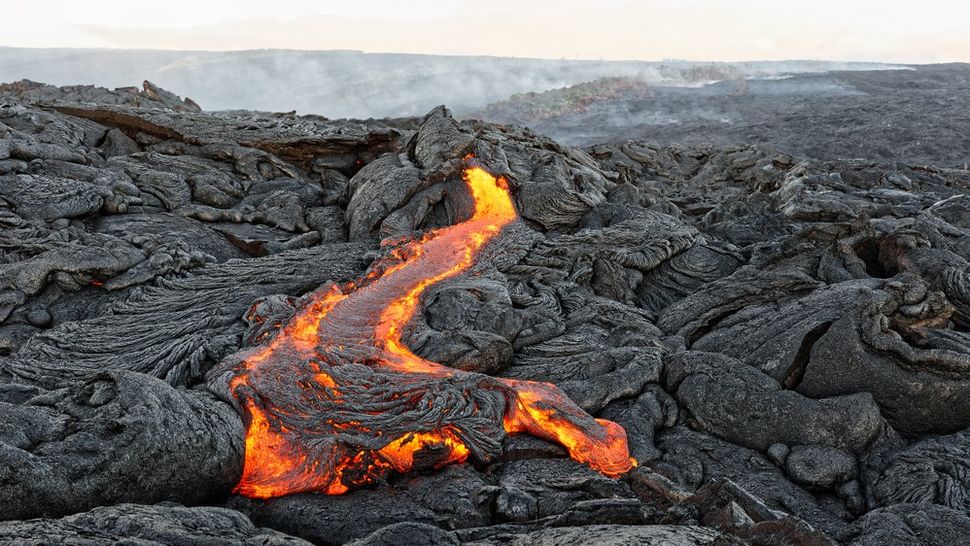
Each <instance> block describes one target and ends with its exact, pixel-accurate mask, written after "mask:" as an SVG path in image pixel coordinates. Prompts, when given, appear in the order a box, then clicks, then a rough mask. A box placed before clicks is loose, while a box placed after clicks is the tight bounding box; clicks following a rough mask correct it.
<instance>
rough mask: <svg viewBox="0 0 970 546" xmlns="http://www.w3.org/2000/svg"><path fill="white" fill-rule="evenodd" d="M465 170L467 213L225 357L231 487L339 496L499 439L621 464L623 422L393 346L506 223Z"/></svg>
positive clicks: (495, 449)
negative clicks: (237, 451) (232, 437)
mask: <svg viewBox="0 0 970 546" xmlns="http://www.w3.org/2000/svg"><path fill="white" fill-rule="evenodd" d="M463 178H464V180H465V182H466V184H467V187H468V190H469V192H470V194H471V197H472V199H473V202H474V213H473V214H472V216H471V218H470V219H468V220H467V221H465V222H461V223H459V224H456V225H454V226H451V227H446V228H441V229H438V230H435V231H433V232H430V233H429V234H427V235H426V236H424V237H423V238H422V239H421V240H419V241H415V242H412V243H410V244H407V245H404V246H402V247H399V248H397V249H395V250H394V251H393V252H392V254H391V256H390V257H389V258H387V259H385V260H382V261H380V262H378V263H376V264H375V265H374V266H373V267H372V268H371V270H370V271H369V272H368V274H367V275H365V276H364V277H363V278H362V279H360V280H358V281H357V282H354V283H350V284H348V285H346V286H342V287H339V286H336V285H332V286H329V287H325V288H321V289H320V290H318V291H316V292H314V293H313V294H311V295H310V297H309V298H308V303H307V304H306V305H305V306H304V307H303V308H302V309H300V310H299V311H298V312H297V313H296V315H295V316H294V317H293V318H292V319H291V320H290V321H289V322H288V323H287V324H286V325H284V326H283V327H282V328H281V329H280V330H279V331H278V332H277V334H276V336H275V337H274V338H273V339H272V340H271V341H269V342H268V343H266V344H265V345H264V346H262V347H257V348H255V349H251V350H248V351H244V352H242V353H240V354H238V355H237V356H236V362H237V364H236V367H235V372H234V373H235V375H234V377H233V378H232V381H231V382H230V387H231V391H232V393H233V396H234V397H235V398H236V399H237V400H238V401H239V403H240V404H241V406H242V407H243V408H244V409H245V411H246V414H247V416H248V421H249V423H248V426H247V430H246V454H245V461H244V466H243V476H242V479H241V480H240V482H239V484H238V485H237V487H236V491H237V492H238V493H241V494H243V495H246V496H250V497H258V498H267V497H275V496H280V495H286V494H291V493H298V492H302V491H317V492H322V493H327V494H340V493H344V492H346V491H348V490H350V489H351V488H353V487H356V486H360V485H363V484H366V483H370V482H372V481H374V480H375V479H377V478H380V477H382V476H383V475H385V474H386V473H387V472H389V471H392V470H393V471H396V472H407V471H409V470H411V469H414V468H429V467H440V466H442V465H445V464H450V463H459V462H464V461H465V460H467V459H468V458H469V457H470V456H474V457H475V458H477V459H479V460H488V459H489V458H491V457H494V456H496V455H497V454H499V453H500V450H501V441H502V438H503V437H504V436H505V435H506V434H511V433H528V434H532V435H534V436H538V437H542V438H545V439H549V440H552V441H555V442H558V443H560V444H562V445H563V446H564V447H565V448H566V449H567V450H568V452H569V455H570V456H571V457H572V458H573V459H575V460H577V461H579V462H582V463H585V464H588V465H589V466H591V467H593V468H595V469H597V470H599V471H600V472H602V473H604V474H606V475H609V476H617V475H620V474H622V473H624V472H627V471H628V470H630V468H631V466H632V464H633V461H632V459H631V458H630V456H629V452H628V450H627V444H626V433H625V432H624V430H623V428H622V427H620V426H619V425H617V424H615V423H612V422H610V421H605V420H599V419H593V418H592V417H591V416H589V415H588V414H587V413H585V412H584V411H583V410H581V409H580V408H579V407H578V406H576V405H575V404H574V403H573V402H572V401H570V400H569V399H568V398H566V396H565V395H563V394H562V392H560V391H559V390H558V389H557V388H556V387H555V386H553V385H551V384H547V383H537V382H531V381H519V380H512V379H501V378H493V377H489V376H486V375H481V374H476V373H470V372H464V371H459V370H455V369H452V368H448V367H445V366H442V365H440V364H437V363H435V362H431V361H428V360H426V359H423V358H421V357H419V356H417V355H415V354H414V353H412V352H411V351H410V349H408V347H407V345H406V344H405V343H404V342H403V341H402V339H401V335H402V331H403V329H404V328H405V327H406V326H407V324H408V323H409V322H410V321H411V319H412V317H414V315H415V313H416V312H417V310H418V308H419V305H420V298H421V294H422V292H424V291H425V290H426V289H427V288H428V287H429V286H431V285H433V284H434V283H437V282H439V281H441V280H443V279H447V278H449V277H454V276H456V275H458V274H460V273H462V272H463V271H465V270H467V269H468V268H469V267H470V266H471V265H472V264H473V263H474V260H475V258H476V256H477V255H478V253H479V251H480V250H481V249H482V247H483V246H485V245H486V244H488V243H489V241H491V240H493V239H494V238H496V237H498V236H499V235H500V234H501V233H502V230H503V228H504V227H505V226H507V225H508V224H510V223H512V222H516V221H518V214H517V213H516V210H515V207H514V205H513V204H512V199H511V197H510V194H509V190H508V184H507V182H506V180H505V179H503V178H496V177H493V176H492V175H491V174H489V173H488V172H486V171H485V170H483V169H481V168H480V167H469V168H466V169H465V171H464V176H463Z"/></svg>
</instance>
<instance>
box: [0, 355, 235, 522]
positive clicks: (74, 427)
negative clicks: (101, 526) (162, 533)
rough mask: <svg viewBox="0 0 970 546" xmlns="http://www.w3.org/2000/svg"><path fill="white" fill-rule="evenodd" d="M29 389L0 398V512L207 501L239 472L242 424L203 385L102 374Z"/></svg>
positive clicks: (31, 513) (27, 514)
mask: <svg viewBox="0 0 970 546" xmlns="http://www.w3.org/2000/svg"><path fill="white" fill-rule="evenodd" d="M15 389H16V385H15V384H5V385H4V390H5V391H8V390H9V391H13V392H16V390H15ZM21 392H22V393H23V394H27V393H28V392H30V391H29V390H28V389H27V388H26V387H24V390H22V391H21ZM31 394H32V396H30V397H29V398H26V399H25V400H22V401H21V402H17V401H14V402H7V401H3V402H0V414H2V417H3V418H2V420H0V422H2V423H3V425H2V428H0V431H2V432H0V499H3V500H4V502H3V505H4V511H3V513H2V514H0V518H2V519H5V520H10V519H26V518H31V517H38V516H46V517H51V516H59V515H63V514H70V513H73V512H77V511H81V510H86V509H89V508H93V507H95V506H100V505H107V504H115V503H119V502H141V503H153V502H159V501H166V500H170V501H178V502H183V503H200V502H205V501H212V500H215V499H219V498H220V497H222V496H225V495H226V494H227V492H228V491H229V490H231V489H232V486H233V485H234V484H235V482H236V481H237V480H238V479H239V473H240V469H241V467H240V455H241V453H242V449H243V445H242V439H241V435H242V421H241V420H240V418H239V415H238V414H237V413H236V412H235V411H233V410H232V408H230V407H229V406H226V405H225V404H222V403H221V402H219V401H218V400H216V399H215V397H213V396H212V395H210V394H208V393H206V392H202V391H186V390H184V389H176V388H173V387H172V386H170V385H168V384H167V383H164V382H162V381H159V380H158V379H154V378H151V377H148V376H146V375H144V374H141V373H136V372H127V371H126V372H122V371H112V372H101V373H98V374H94V375H92V376H91V377H90V378H89V379H87V380H86V381H84V382H81V383H75V384H72V385H71V386H68V387H65V388H63V389H58V390H52V391H49V392H36V393H31ZM4 398H7V397H6V396H5V397H4Z"/></svg>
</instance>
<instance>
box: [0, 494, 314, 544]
mask: <svg viewBox="0 0 970 546" xmlns="http://www.w3.org/2000/svg"><path fill="white" fill-rule="evenodd" d="M53 543H56V544H71V545H73V546H98V545H100V544H109V543H110V544H118V543H138V544H185V545H200V546H201V545H203V544H206V545H219V544H224V545H226V546H229V545H231V544H247V545H254V546H255V545H262V546H307V545H309V544H310V543H308V542H306V541H304V540H300V539H298V538H295V537H291V536H287V535H284V534H283V533H279V532H277V531H273V530H271V529H262V528H258V527H256V526H255V525H253V524H252V522H250V521H249V520H248V519H246V516H244V515H242V514H240V513H238V512H234V511H232V510H227V509H225V508H214V507H208V506H206V507H193V508H188V507H185V506H177V505H174V504H158V505H153V506H152V505H139V504H118V505H115V506H103V507H100V508H95V509H93V510H91V511H90V512H83V513H80V514H75V515H73V516H66V517H63V518H61V519H32V520H28V521H15V522H2V523H0V544H10V545H14V544H30V545H35V544H36V545H42V544H53Z"/></svg>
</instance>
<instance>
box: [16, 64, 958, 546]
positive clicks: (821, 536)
mask: <svg viewBox="0 0 970 546" xmlns="http://www.w3.org/2000/svg"><path fill="white" fill-rule="evenodd" d="M3 89H5V90H6V91H2V90H0V414H2V417H3V418H2V419H0V506H2V507H3V508H4V509H5V510H4V512H3V514H2V516H0V518H2V519H6V520H25V521H12V522H7V523H3V524H2V525H0V542H4V541H6V542H8V543H25V542H26V543H43V542H44V540H45V538H50V537H53V539H55V540H62V539H63V540H64V541H67V542H70V541H74V542H76V543H82V544H83V543H85V542H84V541H85V540H87V541H88V542H89V543H102V542H106V541H123V540H141V541H155V542H165V543H168V542H177V543H190V544H191V543H206V544H208V543H247V542H248V543H253V544H277V543H280V544H283V543H300V539H296V538H292V537H297V536H298V537H302V539H305V540H309V541H311V542H315V543H321V544H338V543H346V542H350V541H358V543H360V544H393V543H400V542H402V541H404V542H412V543H422V542H426V543H445V544H448V543H450V544H456V543H479V544H510V543H511V544H518V543H523V544H525V543H530V544H531V543H539V544H543V543H550V544H552V543H577V544H580V543H588V542H595V541H605V542H607V543H609V542H608V541H610V540H612V541H614V542H616V543H626V542H638V543H648V544H649V543H651V541H653V542H654V543H658V544H659V543H665V544H666V543H674V544H677V543H682V544H706V543H712V542H713V543H718V544H735V543H755V544H759V543H760V544H829V543H831V541H833V540H835V541H839V542H843V543H857V544H876V543H879V544H882V543H889V544H892V543H894V542H893V541H896V542H895V543H900V544H901V543H909V542H921V543H925V544H950V543H955V542H958V541H959V538H958V537H961V536H963V535H962V534H961V533H963V534H966V529H965V528H966V527H967V521H968V520H967V517H966V511H967V508H968V503H967V498H970V497H968V495H967V492H966V491H967V485H968V481H967V479H966V476H967V472H968V471H967V467H968V460H970V454H968V450H967V449H966V447H967V440H966V436H967V434H966V431H967V427H968V426H970V413H968V411H970V410H967V405H966V404H964V403H963V402H964V401H965V400H966V399H967V396H968V395H970V390H968V389H970V357H968V355H970V334H968V329H970V274H968V273H967V272H968V271H970V269H968V268H970V200H968V199H967V198H966V196H965V195H964V194H965V193H966V192H967V188H970V175H968V173H967V172H966V171H960V170H947V169H938V168H935V167H926V166H923V167H916V166H911V165H904V164H887V163H872V162H867V161H843V162H819V161H808V160H802V159H800V158H797V157H793V156H791V155H788V154H784V153H779V152H776V151H773V150H770V149H767V148H760V147H749V146H738V147H733V148H730V149H721V150H718V149H712V148H703V147H696V148H680V147H673V146H665V147H661V146H655V145H650V144H648V143H644V142H634V141H629V142H617V143H612V144H604V145H599V146H595V147H592V148H590V149H588V150H579V149H575V148H569V147H566V146H562V145H560V144H558V143H556V142H554V141H551V140H549V139H547V138H545V137H542V136H540V135H537V134H535V133H533V132H531V131H529V130H528V129H523V128H519V127H514V126H500V125H493V124H488V123H484V122H480V121H459V120H455V119H453V118H452V117H451V115H450V113H449V112H448V111H447V110H446V109H444V108H437V109H435V110H433V111H432V112H430V113H429V114H428V115H427V116H424V117H422V118H414V119H404V120H386V121H380V120H369V121H354V120H339V121H334V120H326V119H324V118H320V117H318V116H296V115H294V114H266V113H254V112H220V113H208V112H202V111H198V110H197V109H195V108H191V105H190V104H189V103H184V102H182V101H180V100H177V99H175V98H173V97H171V96H169V95H168V94H166V93H164V92H162V91H161V90H157V89H154V88H152V87H146V89H145V90H144V91H142V92H139V93H137V94H135V93H134V92H132V91H128V90H120V91H115V92H108V91H105V90H97V89H90V88H83V89H82V88H66V89H58V88H49V87H42V86H35V85H33V84H24V83H22V84H18V85H14V86H12V87H11V86H7V87H4V88H3ZM18 89H19V91H18ZM39 105H40V106H39ZM139 105H141V106H148V107H149V108H140V107H139ZM469 154H471V156H473V157H474V162H475V163H474V164H475V165H478V166H481V167H482V168H484V169H485V170H486V171H488V172H489V173H492V174H493V175H495V176H501V177H504V178H505V179H506V180H507V185H508V188H509V191H510V193H511V198H512V200H513V201H512V202H513V203H514V206H515V209H516V211H517V213H518V215H519V217H520V218H521V221H516V222H513V223H512V224H510V225H508V226H506V227H505V229H504V230H503V232H502V236H501V237H498V238H496V239H495V240H494V241H493V242H494V244H490V245H486V246H485V247H484V248H482V249H481V254H479V255H477V256H476V259H475V260H474V263H473V264H471V265H470V266H469V267H468V268H467V269H466V270H464V272H463V273H462V274H459V275H455V276H452V277H450V278H447V279H446V280H442V281H441V282H438V283H435V284H432V285H431V286H428V287H427V288H426V289H425V290H424V291H423V293H422V294H421V296H420V298H419V302H418V303H419V304H418V305H417V306H416V308H415V312H414V315H413V317H411V318H410V320H408V321H407V323H406V324H405V325H404V327H403V329H402V331H401V332H400V340H401V343H402V344H403V345H405V346H406V347H407V348H408V350H410V351H412V352H413V353H414V355H415V356H416V357H418V358H421V359H425V360H427V361H430V362H434V363H439V364H441V365H443V366H444V367H445V368H446V369H447V370H450V371H451V372H454V378H452V379H451V380H450V381H446V382H439V381H437V379H435V380H434V381H431V380H427V378H425V379H426V380H424V381H423V382H417V383H415V382H413V380H414V378H413V377H410V378H405V377H404V376H399V375H386V374H385V375H381V374H379V373H376V372H375V371H374V369H373V368H371V367H368V366H367V365H363V364H362V363H361V362H348V363H346V365H345V366H335V367H334V370H336V371H335V372H334V374H335V376H334V378H331V379H333V380H334V381H337V380H339V381H342V382H343V383H342V384H345V385H347V386H352V387H354V388H358V387H360V385H361V384H363V383H367V381H370V383H369V384H371V385H378V384H379V385H380V386H381V388H380V389H376V390H375V389H372V390H371V391H370V392H365V393H362V394H361V395H360V396H357V397H356V398H355V399H356V400H365V399H366V400H368V401H369V402H368V403H372V402H375V401H380V402H381V403H382V404H384V403H385V402H386V403H387V404H389V405H392V406H393V405H395V404H397V407H399V408H408V407H409V408H410V411H412V413H408V414H407V419H406V421H407V422H404V421H402V419H401V416H400V415H395V414H393V412H392V413H382V414H380V415H379V416H377V417H375V414H373V413H372V414H367V415H366V416H365V417H364V419H363V420H365V421H368V422H370V423H373V424H375V426H379V427H383V428H382V430H386V431H388V432H387V434H391V435H393V434H397V433H401V434H403V433H406V432H409V431H412V429H413V428H414V425H415V423H420V424H421V426H423V427H425V428H426V429H428V430H434V429H435V427H437V426H439V425H441V424H442V423H452V422H454V423H458V422H462V423H465V424H467V423H473V425H474V426H466V428H465V430H464V434H466V435H467V437H468V439H470V440H471V441H469V442H468V445H471V446H473V447H474V448H475V449H476V450H477V452H476V454H475V456H470V457H468V462H466V463H463V464H453V465H447V466H444V467H442V468H434V467H435V466H437V465H436V464H434V463H435V462H438V461H439V458H438V456H439V455H441V452H440V450H439V451H435V449H427V448H426V449H416V450H415V460H416V461H417V464H415V465H414V467H416V468H415V469H414V470H415V471H412V472H409V473H404V474H400V473H396V472H387V473H385V474H382V475H381V476H380V477H379V478H377V479H374V480H373V483H372V484H371V485H368V486H365V487H361V488H359V489H356V490H353V491H348V492H346V493H345V494H343V495H340V496H327V495H318V494H299V495H291V496H282V497H276V498H271V499H268V500H265V501H259V500H252V499H247V498H245V497H242V496H239V495H234V494H233V493H232V490H233V489H234V488H235V487H236V486H237V485H238V484H239V479H240V476H241V475H242V465H243V462H244V457H245V445H244V434H245V430H246V426H247V425H249V424H251V421H250V417H251V416H250V415H249V414H248V413H247V408H246V407H244V406H243V405H241V404H240V401H239V399H237V398H236V397H234V396H233V395H232V394H233V391H232V389H231V387H232V386H233V385H232V378H233V374H232V373H229V370H231V369H232V367H233V365H234V363H238V358H237V357H231V356H230V355H234V354H236V353H237V352H238V351H240V350H242V351H247V350H248V351H254V350H257V351H258V350H260V349H261V348H264V347H266V346H267V344H268V343H270V342H271V340H272V339H274V336H277V335H279V332H280V331H281V329H285V328H286V325H287V324H289V323H290V322H291V321H293V320H294V317H298V316H299V315H300V313H301V312H302V311H303V310H304V309H305V308H306V306H307V305H310V304H312V302H313V301H316V300H315V299H314V298H315V297H316V296H318V295H319V294H321V293H326V292H327V291H328V290H332V289H333V287H338V288H340V287H346V286H347V285H346V283H347V282H348V281H352V280H354V279H360V278H362V277H366V275H367V273H368V270H370V271H371V273H373V275H375V276H379V275H380V274H382V273H383V272H385V271H386V269H387V268H389V267H392V266H393V265H394V264H396V263H400V260H402V258H403V257H406V256H407V251H406V250H405V249H407V248H412V247H408V244H409V243H410V244H411V245H414V244H415V243H416V242H421V241H422V240H423V239H424V237H425V236H426V235H427V233H428V232H429V231H431V230H435V229H438V228H447V227H449V226H454V225H456V224H460V223H462V222H465V221H467V220H468V219H469V218H470V217H471V216H472V206H471V205H472V202H473V200H472V199H471V197H470V196H469V193H468V189H467V187H466V185H465V184H464V183H463V180H462V179H461V176H460V173H461V171H462V169H464V168H465V167H467V166H468V165H469V162H470V161H472V160H471V159H469ZM381 240H383V243H380V244H379V241H381ZM368 282H370V281H367V280H365V281H364V282H363V284H367V283H368ZM341 289H343V288H341ZM347 290H351V289H347ZM365 308H366V306H362V307H357V308H353V309H351V310H352V311H354V313H349V312H348V316H352V318H355V319H357V318H359V319H361V320H362V321H363V322H366V321H367V319H368V315H367V313H364V312H359V310H361V309H365ZM365 349H367V348H366V347H363V346H355V347H352V348H348V347H347V346H346V345H345V346H344V347H336V348H328V349H327V350H325V351H320V354H319V355H317V356H318V357H320V358H330V359H338V358H345V359H347V360H353V358H352V357H353V355H354V354H358V353H355V351H358V350H365ZM367 350H369V349H367ZM367 354H371V355H372V356H373V354H376V353H367ZM237 356H238V355H237ZM358 356H359V354H358ZM295 377H297V376H296V375H294V374H288V375H286V378H285V380H286V381H292V380H294V378H295ZM362 378H365V379H366V380H367V381H362ZM304 379H307V378H304ZM311 379H312V378H311ZM404 379H408V381H407V382H406V381H404ZM264 380H265V381H266V383H265V385H283V384H284V383H285V381H279V380H278V378H273V377H272V375H271V374H270V375H267V376H266V377H264ZM521 381H535V382H541V383H544V384H547V386H544V387H543V388H544V389H556V390H555V391H553V390H550V391H549V392H559V393H563V398H562V399H561V402H562V403H564V404H566V403H568V405H569V407H570V408H575V411H576V412H577V414H576V415H586V413H588V414H590V415H592V416H594V417H596V418H600V419H608V420H611V421H614V422H616V423H618V424H619V425H620V426H622V427H623V429H624V430H625V432H626V435H627V444H628V446H629V450H630V454H631V455H632V456H633V457H635V458H636V459H637V461H638V465H639V466H638V467H637V468H636V469H634V470H633V471H632V472H630V473H628V474H627V475H625V476H622V477H620V478H610V477H607V476H604V475H603V474H600V473H598V472H596V471H594V470H592V469H590V468H589V467H587V466H585V465H583V464H580V463H578V462H576V461H574V460H571V459H570V458H569V455H570V450H569V449H567V448H566V447H563V446H562V445H559V444H557V443H554V442H550V441H547V440H543V439H538V438H534V437H530V436H526V435H522V434H510V433H509V431H508V430H505V429H504V423H503V419H502V417H503V415H502V409H503V408H505V407H507V404H508V401H509V400H510V398H509V397H508V396H509V395H510V392H511V391H510V390H509V385H515V384H517V383H516V382H521ZM405 383H408V385H405ZM265 385H263V386H264V387H265ZM236 386H237V387H238V384H237V385H236ZM553 386H554V387H553ZM348 388H349V387H348ZM273 392H274V391H273V389H266V388H262V389H261V390H254V391H253V393H256V394H254V395H253V396H252V397H251V398H250V399H251V400H253V401H255V402H258V403H260V404H263V406H265V405H267V403H268V402H267V401H268V400H269V398H267V397H268V396H269V395H271V394H273ZM294 392H297V393H300V396H307V393H309V392H315V391H313V390H312V389H310V390H305V389H299V390H296V391H294ZM401 392H408V393H412V394H413V393H418V394H421V397H417V396H416V397H414V400H418V401H420V402H421V404H417V403H415V402H413V401H412V400H411V398H408V397H405V399H404V401H403V402H402V401H401V396H399V395H398V396H397V397H396V398H395V397H394V395H397V394H399V393H401ZM381 393H384V394H386V395H387V398H388V399H387V400H383V399H382V398H381V397H382V396H383V395H382V394H381ZM429 393H430V394H429ZM250 394H252V393H250ZM425 395H427V396H425ZM409 404H410V406H409ZM261 407H262V406H261ZM331 409H332V410H333V411H331ZM331 409H328V410H327V412H326V415H327V416H330V417H332V416H333V414H335V413H340V412H341V411H351V412H353V411H356V408H339V407H337V405H335V406H334V408H331ZM459 410H463V411H464V410H467V412H468V415H464V416H460V415H455V414H454V413H449V412H458V411H459ZM475 412H479V413H478V414H476V413H475ZM304 413H307V412H304ZM377 413H380V412H377ZM323 415H324V414H320V415H316V414H314V415H309V414H307V415H303V416H300V417H299V419H297V418H295V417H294V418H293V419H291V420H290V421H288V422H290V423H291V424H292V423H303V424H305V422H304V421H301V419H305V420H309V421H313V420H319V419H320V418H321V417H323ZM469 415H471V416H472V417H475V418H476V419H477V418H479V417H480V419H478V420H474V419H473V420H467V418H468V416H469ZM412 417H413V418H412ZM486 417H487V418H486ZM309 421H307V422H309ZM356 421H361V420H360V419H356ZM301 426H303V425H302V424H301ZM310 429H313V427H307V430H310ZM313 430H317V429H313ZM319 430H324V429H323V428H321V429H319ZM368 438H370V440H368V441H373V442H375V443H374V446H373V447H374V448H375V449H380V448H381V446H383V445H386V444H387V442H386V441H384V440H382V439H378V440H374V438H372V437H369V436H368ZM378 438H379V437H378ZM324 439H325V440H327V441H329V440H330V439H329V438H324ZM358 439H359V438H358ZM326 443H327V442H326V441H324V442H320V443H319V444H318V445H323V444H326ZM439 447H440V446H439ZM456 460H457V459H456ZM462 460H464V459H462ZM424 463H427V464H424ZM359 486H360V484H357V485H356V486H355V487H359ZM167 501H169V502H178V503H182V504H185V505H187V506H172V505H169V504H165V503H166V502H167ZM118 503H137V504H132V505H129V504H120V505H119V504H118ZM152 503H162V504H156V505H153V504H152ZM205 504H209V505H212V504H215V505H222V506H228V507H229V508H230V509H231V510H226V509H225V508H212V507H211V506H209V507H206V506H202V505H205ZM113 505H117V506H113ZM72 514H73V515H72ZM243 514H245V515H243ZM60 516H66V517H64V518H62V519H60V520H52V519H42V520H31V518H40V517H44V518H53V517H60ZM247 516H248V517H249V518H251V522H250V520H247V519H246V518H247ZM253 524H255V525H258V526H263V527H268V528H272V529H275V530H277V531H280V532H283V533H287V534H288V535H292V537H286V536H283V535H280V534H274V533H273V532H270V531H264V530H261V529H259V528H257V527H254V525H253ZM48 541H49V540H48ZM287 541H289V542H287Z"/></svg>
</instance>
